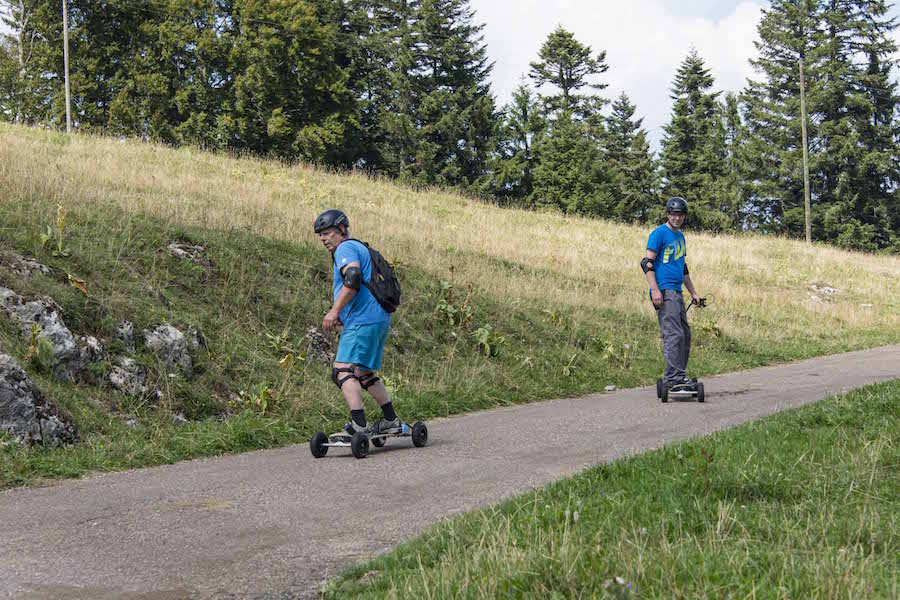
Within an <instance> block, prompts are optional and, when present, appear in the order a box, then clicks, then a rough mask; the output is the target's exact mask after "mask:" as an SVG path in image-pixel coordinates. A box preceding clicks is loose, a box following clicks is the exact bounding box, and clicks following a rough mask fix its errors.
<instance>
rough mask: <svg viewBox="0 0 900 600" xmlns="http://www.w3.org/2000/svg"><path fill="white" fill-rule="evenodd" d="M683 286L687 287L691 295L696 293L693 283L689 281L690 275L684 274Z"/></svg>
mask: <svg viewBox="0 0 900 600" xmlns="http://www.w3.org/2000/svg"><path fill="white" fill-rule="evenodd" d="M684 287H686V288H687V291H688V293H689V294H690V295H691V296H696V295H697V291H696V290H695V289H694V283H693V282H692V281H691V276H690V275H685V276H684Z"/></svg>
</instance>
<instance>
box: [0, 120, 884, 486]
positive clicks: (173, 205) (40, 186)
mask: <svg viewBox="0 0 900 600" xmlns="http://www.w3.org/2000/svg"><path fill="white" fill-rule="evenodd" d="M58 204H62V206H63V207H64V209H65V210H66V211H67V223H66V226H65V228H64V230H63V234H62V235H63V246H64V247H65V248H68V252H67V253H66V254H68V256H54V253H53V250H54V249H56V247H57V246H56V244H57V243H58V237H59V234H58V231H56V229H55V224H56V217H57V205H58ZM332 207H339V208H342V209H344V210H345V211H346V212H347V213H348V214H349V216H350V220H351V224H352V228H351V229H352V233H353V235H354V236H355V237H358V238H361V239H364V240H367V241H369V242H370V243H372V245H373V246H374V247H376V248H379V249H380V250H382V252H383V253H384V254H385V255H386V257H387V258H388V259H389V260H391V261H392V262H393V263H395V265H396V266H397V267H398V271H399V274H400V277H401V281H402V283H403V286H404V296H405V304H404V306H403V307H402V308H401V309H400V310H399V311H398V313H397V314H396V315H395V318H394V327H393V331H394V332H395V334H394V335H393V336H392V338H391V339H390V341H389V344H388V348H387V351H386V356H385V363H384V368H383V374H384V379H385V380H386V381H387V383H388V385H389V388H390V389H391V391H392V393H393V395H394V397H395V399H396V403H397V406H398V409H399V411H400V414H401V416H403V417H404V418H406V419H415V418H429V417H434V416H440V415H447V414H452V413H458V412H462V411H467V410H473V409H478V408H487V407H492V406H498V405H505V404H511V403H517V402H528V401H533V400H539V399H546V398H551V397H557V396H566V395H574V394H581V393H586V392H591V391H597V390H601V389H603V387H605V386H606V385H610V384H612V385H617V386H619V387H625V386H633V385H639V384H648V383H651V382H652V381H653V380H654V379H655V378H656V377H657V376H658V374H659V373H660V372H661V370H662V369H663V365H664V361H663V358H662V353H661V348H660V340H659V336H658V327H657V325H656V321H655V318H654V314H653V310H652V307H651V305H650V303H649V300H648V297H647V286H646V281H645V279H644V276H643V274H642V273H641V271H640V268H639V266H638V261H639V259H640V257H641V256H642V254H643V248H644V243H645V242H646V237H647V235H648V233H649V229H648V228H646V227H643V228H642V227H635V226H629V225H622V224H615V223H608V222H603V221H596V220H586V219H578V218H571V217H565V216H562V215H559V214H555V213H535V212H525V211H515V210H501V209H498V208H496V207H493V206H490V205H487V204H484V203H480V202H476V201H472V200H468V199H465V198H462V197H459V196H456V195H453V194H447V193H443V192H439V191H414V190H411V189H409V188H404V187H400V186H397V185H395V184H393V183H390V182H386V181H381V180H377V179H371V178H368V177H365V176H363V175H359V174H334V173H329V172H326V171H323V170H319V169H315V168H312V167H306V166H290V165H283V164H279V163H274V162H269V161H263V160H256V159H238V158H231V157H225V156H216V155H213V154H209V153H204V152H199V151H197V150H192V149H186V148H185V149H179V150H174V149H171V148H167V147H163V146H154V145H149V144H142V143H137V142H130V141H117V140H109V139H100V138H92V137H84V136H74V137H66V136H65V135H62V134H59V133H54V132H46V131H41V130H34V129H24V128H18V127H12V126H6V125H2V126H0V254H2V253H3V252H7V253H8V252H17V253H19V254H25V255H28V256H31V257H34V258H35V259H37V260H39V261H41V262H42V263H43V264H45V265H47V266H49V267H51V268H52V269H53V274H52V275H49V276H45V275H36V276H34V277H32V278H30V279H26V278H23V277H20V276H18V275H16V274H14V273H12V272H10V271H8V270H4V269H2V268H0V286H5V287H9V288H12V289H13V290H15V291H16V292H17V293H19V294H20V295H22V296H24V297H34V296H38V295H49V296H52V297H53V298H54V299H55V300H56V301H57V302H58V303H59V304H60V305H61V306H62V308H63V309H64V312H65V319H66V323H67V325H68V326H69V328H70V329H71V330H72V331H73V332H74V333H75V334H76V335H94V336H96V337H97V338H99V339H100V340H101V342H104V344H105V346H106V347H107V348H111V349H115V343H112V342H110V340H112V339H113V338H114V331H115V327H116V324H117V323H118V322H119V321H121V320H122V319H128V320H130V321H132V322H134V324H135V330H136V332H138V335H137V336H136V337H137V341H138V345H139V346H140V345H141V344H140V341H141V336H140V334H139V332H140V331H141V330H142V329H152V328H153V327H154V326H156V325H159V324H160V323H163V322H166V323H171V324H173V325H175V326H177V327H180V328H184V327H187V326H194V327H198V328H199V329H200V330H201V332H202V333H203V335H204V337H205V338H206V340H207V347H206V348H203V349H201V350H200V351H199V352H197V353H195V361H196V362H197V366H196V369H195V375H194V377H193V378H191V379H190V380H188V379H184V378H180V377H176V378H171V377H167V376H166V375H165V372H164V370H163V369H162V368H161V366H160V365H159V364H158V363H157V362H156V361H155V359H154V357H153V356H152V355H150V354H148V353H146V351H145V350H142V349H140V348H139V351H138V357H137V358H138V361H139V362H141V364H144V365H145V366H146V367H147V368H148V369H149V370H150V372H151V376H150V382H151V383H152V384H153V387H154V388H158V389H160V390H161V391H162V392H163V394H162V397H161V398H148V397H144V398H138V399H135V398H128V397H125V396H123V395H122V394H120V393H118V392H114V391H112V390H110V389H109V388H108V387H103V386H97V385H93V384H92V382H91V381H86V382H81V383H80V384H73V383H67V382H60V381H58V380H56V379H54V378H53V377H51V376H50V375H49V374H47V373H45V372H43V371H42V369H41V368H40V365H39V364H35V363H34V361H28V360H26V356H27V354H28V340H26V339H23V338H22V337H21V336H20V335H19V334H18V332H17V331H16V329H15V327H14V326H13V325H12V324H11V323H9V322H6V321H5V320H4V319H3V318H0V347H2V348H3V349H5V351H6V352H8V353H10V354H12V355H13V356H14V357H15V358H17V359H18V360H19V362H20V363H21V364H22V365H23V367H25V368H26V371H27V372H28V373H29V375H31V376H32V377H33V379H34V380H35V381H36V382H37V383H38V385H39V386H40V388H41V389H42V390H43V391H44V393H45V394H46V395H47V396H48V397H50V398H52V399H53V400H54V402H56V403H57V404H58V405H59V406H60V407H61V408H62V409H63V411H64V412H66V413H67V414H68V415H70V416H71V417H72V418H73V419H74V420H75V422H76V424H77V426H78V427H79V429H80V431H81V433H82V442H81V443H80V444H79V445H77V446H76V447H75V448H69V449H63V450H44V449H37V450H31V451H28V450H25V449H21V448H17V447H15V446H10V447H7V448H3V449H0V486H9V485H21V484H26V483H28V482H32V481H35V480H37V479H40V478H42V477H56V476H72V475H77V474H80V473H83V472H86V471H91V470H109V469H122V468H130V467H136V466H143V465H148V464H157V463H161V462H171V461H175V460H181V459H184V458H188V457H194V456H202V455H209V454H215V453H221V452H231V451H241V450H246V449H249V448H258V447H267V446H273V445H280V444H286V443H290V442H296V441H302V440H304V439H307V438H308V436H309V435H310V434H311V433H312V432H313V431H316V430H318V429H322V428H326V429H327V428H331V427H336V426H338V425H339V424H340V422H341V421H342V419H344V418H345V412H346V408H345V406H344V403H343V400H342V399H341V398H340V395H339V392H338V391H337V389H336V388H335V387H334V386H333V384H332V383H331V381H330V377H329V372H330V369H329V366H328V365H327V364H326V361H324V360H321V355H320V354H319V353H318V352H317V351H319V350H324V351H325V352H326V353H327V351H328V350H329V349H331V350H333V349H334V348H335V347H336V338H329V337H326V338H325V340H324V342H323V341H322V339H321V338H320V337H319V336H318V335H315V336H312V337H310V336H309V335H308V332H309V329H310V328H318V327H320V326H321V319H322V316H323V314H324V312H325V311H326V309H327V307H328V306H329V304H330V302H329V300H330V263H329V258H328V255H327V252H326V251H325V250H324V249H323V248H322V247H321V245H319V243H318V242H317V241H316V239H315V237H314V235H313V234H312V226H311V224H312V221H313V219H314V218H315V216H316V215H317V214H318V213H319V212H321V211H322V210H324V209H326V208H332ZM48 226H50V228H51V231H50V233H51V234H52V235H51V236H50V238H51V239H49V241H47V242H45V243H44V244H43V245H42V237H41V236H42V234H43V235H44V236H47V227H48ZM687 239H688V261H689V264H690V265H691V272H692V276H693V279H694V281H695V283H696V284H697V287H698V289H699V291H700V293H701V294H702V295H709V296H711V297H712V298H713V303H712V305H711V306H710V307H709V308H708V309H706V310H705V311H699V310H698V311H691V315H690V318H691V320H692V322H693V325H694V332H695V338H694V339H695V345H694V352H693V354H692V358H691V366H692V369H691V371H692V374H694V375H705V374H711V373H717V372H724V371H729V370H734V369H740V368H746V367H751V366H756V365H761V364H767V363H770V362H773V361H785V360H791V359H796V358H803V357H809V356H814V355H820V354H827V353H834V352H842V351H846V350H852V349H859V348H865V347H872V346H877V345H882V344H887V343H895V342H898V341H900V293H898V292H900V285H898V283H897V282H898V278H900V258H898V257H890V256H871V255H862V254H851V253H847V252H842V251H838V250H835V249H833V248H828V247H824V246H819V245H814V246H807V245H805V244H802V243H799V242H793V241H788V240H783V239H770V238H757V237H738V238H736V237H726V236H706V235H697V234H692V233H691V232H690V231H688V232H687ZM171 242H183V243H189V244H192V245H193V244H198V245H202V246H204V247H205V248H206V251H205V255H204V260H203V262H202V264H193V263H189V262H186V261H183V260H179V259H177V258H176V257H174V256H172V255H171V253H170V252H169V251H168V250H167V246H168V244H169V243H171ZM68 274H71V275H72V276H74V277H78V278H81V279H83V280H84V281H85V285H86V288H87V290H88V294H89V296H87V297H86V296H85V295H84V294H83V293H82V292H81V291H79V290H78V289H76V288H75V287H72V286H71V285H70V283H69V278H68ZM812 286H815V287H816V288H817V289H821V288H823V287H833V288H836V289H837V290H839V291H838V293H836V294H822V293H821V292H817V291H815V290H814V289H813V287H812ZM813 296H815V297H813ZM460 321H462V322H460ZM287 354H293V355H296V356H297V357H298V358H299V360H297V361H296V363H295V364H294V365H293V366H291V367H290V368H285V367H284V366H283V365H282V364H281V363H280V362H279V361H281V360H282V359H283V358H284V357H285V356H286V355H287ZM102 370H103V365H100V366H99V367H98V373H97V378H96V379H97V381H98V382H99V381H101V380H102V375H103V373H102ZM93 383H96V382H93ZM264 404H265V407H264V410H263V405H264ZM373 414H374V413H373ZM174 415H184V417H185V418H186V419H187V421H188V422H187V423H184V422H182V421H180V420H177V419H175V418H174Z"/></svg>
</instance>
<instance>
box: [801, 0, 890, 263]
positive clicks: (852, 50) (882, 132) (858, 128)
mask: <svg viewBox="0 0 900 600" xmlns="http://www.w3.org/2000/svg"><path fill="white" fill-rule="evenodd" d="M886 12H887V6H886V3H885V2H884V1H881V0H879V1H869V0H854V1H851V0H827V1H825V2H824V3H823V6H822V11H821V19H822V22H823V30H824V35H823V38H824V43H823V44H822V66H821V70H822V74H823V77H822V83H821V85H822V95H821V97H822V104H821V126H820V130H819V133H820V136H821V143H822V149H821V152H819V153H818V156H817V161H816V167H817V169H816V170H817V174H818V179H819V181H820V185H821V188H820V190H819V194H818V198H817V200H818V202H817V208H818V210H817V211H815V212H814V216H815V219H814V221H815V224H816V225H817V233H818V234H819V235H817V239H822V238H824V239H828V240H833V241H834V242H836V243H837V244H838V245H841V246H844V247H848V248H858V249H865V250H875V249H878V248H882V247H886V246H888V245H891V244H892V240H891V238H892V237H893V238H894V240H896V231H895V230H892V229H891V216H890V212H892V209H894V210H893V212H894V214H896V208H897V204H896V200H895V199H896V195H895V193H894V191H893V188H895V187H896V186H895V182H896V181H897V171H896V168H895V166H894V164H893V156H894V155H895V154H896V150H897V146H896V144H895V143H891V142H889V140H891V141H893V134H894V132H895V129H894V126H893V125H892V124H891V123H890V120H889V119H888V118H886V115H888V114H891V115H892V114H893V112H894V108H895V107H896V106H897V103H898V97H897V95H896V88H895V86H894V85H893V84H892V83H891V82H890V78H889V71H890V66H891V65H892V61H893V55H894V54H895V53H896V51H897V46H896V44H895V43H894V42H893V40H892V39H890V37H889V35H890V32H891V31H892V30H893V29H895V23H894V20H893V19H887V18H886V16H885V15H886Z"/></svg>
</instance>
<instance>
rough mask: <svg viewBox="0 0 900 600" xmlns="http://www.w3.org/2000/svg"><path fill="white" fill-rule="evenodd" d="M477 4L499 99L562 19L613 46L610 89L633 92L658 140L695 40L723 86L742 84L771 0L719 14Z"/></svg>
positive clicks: (612, 5) (567, 2)
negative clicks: (674, 83)
mask: <svg viewBox="0 0 900 600" xmlns="http://www.w3.org/2000/svg"><path fill="white" fill-rule="evenodd" d="M471 6H472V8H474V9H475V10H476V11H477V12H476V17H475V18H476V21H478V22H481V23H484V24H485V29H484V35H485V42H486V43H487V45H488V55H489V56H490V58H491V60H493V61H495V65H494V72H493V74H492V78H491V80H492V89H493V90H494V93H495V95H496V96H497V100H498V103H499V104H501V105H502V104H504V103H506V102H508V100H509V97H510V94H511V92H512V90H513V89H514V88H515V87H516V85H518V82H519V78H520V77H521V76H522V75H523V74H527V72H528V64H529V62H531V61H533V60H535V59H536V58H537V53H538V50H539V48H540V46H541V44H542V43H543V42H544V41H545V40H546V39H547V36H548V35H549V34H550V32H551V31H553V29H555V28H556V26H557V25H562V26H563V27H564V28H565V29H567V30H569V31H571V32H572V33H574V34H575V38H576V39H577V40H579V41H580V42H581V43H583V44H587V45H589V46H591V48H592V49H593V50H594V52H595V53H596V52H599V51H601V50H606V52H607V57H606V62H607V64H608V65H609V71H607V72H606V74H605V75H603V77H602V79H601V81H602V82H603V83H607V84H609V88H608V89H607V90H606V92H605V93H606V95H607V96H608V97H609V98H614V97H616V96H618V95H619V93H621V92H622V91H624V92H625V93H627V94H628V96H629V97H630V98H631V101H632V102H633V103H634V104H636V105H637V113H638V115H641V116H644V117H645V118H644V127H645V128H646V129H647V130H648V132H649V134H650V137H651V139H652V141H653V142H654V144H658V142H659V140H660V138H661V137H662V134H663V131H662V126H663V125H664V124H665V123H666V122H667V121H668V119H669V113H670V110H671V105H672V102H671V99H670V98H669V94H670V88H671V85H672V80H673V78H674V76H675V72H676V70H677V69H678V66H679V64H681V61H682V60H683V59H684V57H685V55H686V54H687V52H688V51H689V50H690V48H691V46H693V47H695V48H696V49H697V51H698V52H699V53H700V55H701V56H702V57H703V59H704V61H705V62H706V64H707V66H708V67H709V68H710V70H711V72H712V75H713V76H714V77H715V80H716V89H717V90H722V91H726V90H735V91H737V90H740V89H741V88H743V87H744V84H745V81H746V79H747V77H748V75H750V74H751V72H752V68H751V66H750V63H749V59H750V58H751V56H755V54H756V50H755V47H754V46H753V42H754V40H755V39H757V34H756V27H757V24H758V23H759V19H760V17H761V16H762V13H761V10H762V8H763V7H765V6H768V3H767V2H765V1H763V0H743V1H742V2H740V3H739V4H737V5H736V6H734V7H733V9H732V10H731V11H730V12H729V13H728V14H726V15H724V16H721V17H719V18H713V17H704V16H697V15H696V14H695V15H689V14H673V12H672V11H671V10H669V9H667V7H666V3H665V2H664V1H663V0H643V1H640V0H639V1H634V0H632V1H629V0H616V1H610V0H593V1H592V0H562V1H558V2H546V1H544V2H540V1H537V0H521V1H514V0H471ZM679 12H684V11H679ZM717 12H719V13H721V12H723V11H722V10H721V8H720V10H718V11H717Z"/></svg>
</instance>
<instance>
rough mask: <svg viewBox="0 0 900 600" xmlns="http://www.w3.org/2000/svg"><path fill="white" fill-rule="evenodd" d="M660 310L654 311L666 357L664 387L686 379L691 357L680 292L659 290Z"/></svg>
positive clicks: (685, 317) (688, 331) (689, 329)
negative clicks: (661, 295)
mask: <svg viewBox="0 0 900 600" xmlns="http://www.w3.org/2000/svg"><path fill="white" fill-rule="evenodd" d="M661 291H662V294H663V303H662V308H660V309H658V310H657V311H656V318H657V319H658V320H659V328H660V329H661V330H662V336H663V353H664V354H665V355H666V376H665V381H666V385H669V386H671V385H673V384H675V383H682V382H683V381H684V378H685V377H686V374H685V370H686V369H687V364H688V358H689V357H690V355H691V326H690V325H688V320H687V309H686V308H685V306H684V298H682V296H681V292H677V291H675V290H661Z"/></svg>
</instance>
